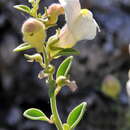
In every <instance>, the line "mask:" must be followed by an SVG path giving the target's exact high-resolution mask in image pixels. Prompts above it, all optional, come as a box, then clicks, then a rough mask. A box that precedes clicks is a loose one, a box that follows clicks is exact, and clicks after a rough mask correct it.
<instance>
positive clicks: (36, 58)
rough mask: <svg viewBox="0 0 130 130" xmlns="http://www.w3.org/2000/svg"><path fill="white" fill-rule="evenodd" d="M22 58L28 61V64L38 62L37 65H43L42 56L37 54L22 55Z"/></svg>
mask: <svg viewBox="0 0 130 130" xmlns="http://www.w3.org/2000/svg"><path fill="white" fill-rule="evenodd" d="M24 56H25V57H26V58H27V59H28V61H29V62H34V61H35V62H38V63H40V64H41V63H43V59H42V56H41V55H40V54H39V53H36V54H34V55H27V54H24Z"/></svg>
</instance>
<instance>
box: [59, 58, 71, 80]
mask: <svg viewBox="0 0 130 130" xmlns="http://www.w3.org/2000/svg"><path fill="white" fill-rule="evenodd" d="M72 60H73V56H70V57H68V58H66V59H65V60H64V61H63V62H62V63H61V64H60V66H59V68H58V70H57V73H56V77H57V78H58V77H59V76H67V75H68V72H69V70H70V67H71V65H72Z"/></svg>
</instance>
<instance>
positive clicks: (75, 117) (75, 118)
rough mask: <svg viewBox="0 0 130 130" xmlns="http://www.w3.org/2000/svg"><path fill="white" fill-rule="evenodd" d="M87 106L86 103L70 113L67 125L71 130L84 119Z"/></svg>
mask: <svg viewBox="0 0 130 130" xmlns="http://www.w3.org/2000/svg"><path fill="white" fill-rule="evenodd" d="M86 105H87V104H86V102H83V103H81V104H80V105H78V106H77V107H75V108H74V109H73V110H72V111H71V112H70V114H69V116H68V118H67V124H68V125H69V126H70V127H71V129H74V128H75V127H76V126H77V124H78V123H79V122H80V120H81V119H82V117H83V115H84V112H85V110H86Z"/></svg>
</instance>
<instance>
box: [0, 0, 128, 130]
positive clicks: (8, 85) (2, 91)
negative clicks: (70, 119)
mask: <svg viewBox="0 0 130 130" xmlns="http://www.w3.org/2000/svg"><path fill="white" fill-rule="evenodd" d="M41 1H42V2H41V5H40V6H41V7H40V8H41V11H43V6H49V5H50V4H51V3H54V2H58V1H57V0H41ZM16 4H27V1H26V0H0V130H56V128H55V127H54V126H53V125H48V124H47V123H43V122H39V121H30V120H27V119H25V118H24V117H23V116H22V113H23V112H24V111H25V110H26V109H28V108H31V107H36V108H39V109H41V110H43V111H44V112H45V113H46V114H47V115H48V116H50V115H51V110H50V106H49V98H48V93H47V86H46V85H45V82H44V81H42V80H38V79H37V75H38V72H39V71H40V70H41V68H40V67H39V65H38V64H36V63H35V64H33V63H31V64H29V63H27V62H26V60H25V58H24V57H23V54H24V53H25V52H22V53H13V52H12V50H13V49H14V48H15V47H16V46H18V45H19V44H20V43H22V35H21V25H22V23H23V21H25V20H26V19H27V18H28V17H29V16H28V15H26V14H24V13H21V12H19V11H16V9H14V8H13V5H16ZM81 5H82V8H88V9H90V10H91V11H92V12H93V13H94V17H95V19H96V21H97V22H98V24H99V26H100V28H101V32H100V33H98V35H97V37H96V38H95V39H94V40H92V41H82V42H79V43H78V44H77V45H76V48H77V49H78V50H79V51H80V52H81V54H80V56H75V59H74V62H73V66H72V69H71V75H72V79H73V80H76V82H77V84H78V90H77V91H76V92H74V93H72V92H71V91H70V90H69V89H68V88H67V87H66V88H64V89H63V90H62V92H61V94H59V96H58V98H57V102H58V109H59V113H60V116H61V118H62V120H63V121H64V122H65V120H66V118H67V115H68V113H69V112H70V111H71V110H72V108H74V107H75V106H76V105H78V104H79V103H81V102H82V101H85V102H87V103H88V107H87V111H86V113H85V115H84V118H83V120H82V121H81V122H80V124H79V125H78V127H77V128H76V130H130V107H129V100H128V99H129V97H128V95H127V92H126V82H127V80H128V70H129V68H130V57H129V52H128V44H129V43H130V0H102V1H101V0H81ZM64 23H65V20H64V16H61V17H60V19H59V21H58V27H62V26H63V25H64ZM54 29H55V28H53V29H51V30H49V31H48V34H49V35H52V34H54ZM86 29H87V28H86ZM33 51H34V50H32V52H33ZM29 52H30V51H29ZM26 53H28V51H27V52H26ZM62 60H63V58H61V59H60V60H56V61H55V62H54V64H56V65H58V64H59V63H60V62H61V61H62Z"/></svg>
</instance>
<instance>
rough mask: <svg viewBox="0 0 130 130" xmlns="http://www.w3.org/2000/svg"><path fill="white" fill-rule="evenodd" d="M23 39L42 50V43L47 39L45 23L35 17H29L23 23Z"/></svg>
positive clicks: (39, 50)
mask: <svg viewBox="0 0 130 130" xmlns="http://www.w3.org/2000/svg"><path fill="white" fill-rule="evenodd" d="M22 33H23V40H24V42H27V43H29V44H31V46H32V47H34V48H36V49H37V51H38V52H41V51H42V44H43V43H44V42H45V39H46V29H45V25H44V24H43V23H42V22H40V21H38V20H37V19H34V18H29V19H28V20H26V21H25V22H24V23H23V25H22Z"/></svg>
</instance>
